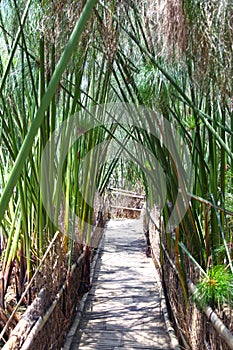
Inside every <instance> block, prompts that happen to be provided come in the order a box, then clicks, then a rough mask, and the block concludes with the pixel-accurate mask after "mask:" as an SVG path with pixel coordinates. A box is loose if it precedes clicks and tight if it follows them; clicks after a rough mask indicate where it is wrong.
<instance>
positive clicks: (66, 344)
mask: <svg viewBox="0 0 233 350" xmlns="http://www.w3.org/2000/svg"><path fill="white" fill-rule="evenodd" d="M104 240H105V229H104V230H103V233H102V237H101V239H100V241H99V245H98V249H97V252H96V254H95V255H94V258H93V260H92V263H91V272H90V280H91V281H93V277H94V273H95V268H96V265H97V262H98V260H99V258H100V255H101V252H102V247H103V245H104ZM91 292H92V288H91V289H90V291H88V292H87V293H86V294H85V295H84V296H83V297H82V299H81V300H80V303H79V307H78V309H77V311H76V314H75V317H74V321H73V324H72V326H71V327H70V329H69V332H68V333H67V335H66V337H65V341H64V344H63V346H62V347H61V350H70V348H71V344H72V341H73V338H74V336H75V334H76V332H77V330H78V327H79V324H80V321H81V319H82V316H83V311H84V308H85V306H86V301H87V298H88V296H89V294H90V293H91Z"/></svg>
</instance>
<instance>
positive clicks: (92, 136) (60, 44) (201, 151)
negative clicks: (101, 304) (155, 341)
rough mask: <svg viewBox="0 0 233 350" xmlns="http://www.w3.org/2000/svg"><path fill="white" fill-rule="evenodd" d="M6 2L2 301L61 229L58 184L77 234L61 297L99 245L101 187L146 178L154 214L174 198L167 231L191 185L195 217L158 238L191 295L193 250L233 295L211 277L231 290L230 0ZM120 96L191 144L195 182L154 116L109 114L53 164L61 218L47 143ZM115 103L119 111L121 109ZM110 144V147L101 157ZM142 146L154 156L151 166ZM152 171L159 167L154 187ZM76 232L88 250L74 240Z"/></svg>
mask: <svg viewBox="0 0 233 350" xmlns="http://www.w3.org/2000/svg"><path fill="white" fill-rule="evenodd" d="M84 3H86V7H84ZM0 6H1V12H0V31H1V36H0V71H1V80H0V113H1V120H0V123H1V124H0V222H1V228H0V230H1V231H0V234H1V279H0V306H1V308H4V307H6V305H5V297H6V294H7V291H8V288H9V285H10V283H14V286H15V298H16V299H17V300H19V299H20V297H21V296H22V293H23V292H24V291H25V287H26V286H27V284H28V283H29V281H30V280H31V278H32V276H33V274H34V272H35V271H36V268H37V266H38V265H39V263H40V261H41V259H42V257H43V255H44V254H45V252H46V249H47V247H48V245H49V243H50V242H51V240H52V238H53V237H54V234H55V233H56V232H57V230H58V226H59V220H60V217H59V214H60V209H61V208H60V203H61V198H60V195H61V189H62V190H63V193H64V196H65V203H66V204H65V208H64V215H63V218H62V224H63V228H64V230H65V231H66V232H69V235H68V236H67V235H63V234H62V232H61V234H60V235H59V238H58V244H57V245H56V248H54V251H53V256H54V257H53V258H52V257H50V259H51V261H50V262H51V263H52V264H53V265H54V266H55V265H56V266H57V267H58V269H59V268H61V267H62V269H63V268H64V269H63V270H62V271H63V273H62V274H61V275H60V276H59V277H58V276H56V278H55V277H54V280H53V281H51V280H50V281H49V282H48V283H50V284H52V285H53V287H51V288H52V289H53V290H54V291H55V290H56V289H57V288H59V286H60V284H61V283H62V281H64V280H65V279H66V278H68V276H69V267H70V266H71V264H72V261H73V260H74V259H75V258H77V254H81V252H82V251H85V249H86V250H87V252H89V249H90V246H91V231H90V230H91V228H90V227H91V225H93V224H94V222H93V220H94V217H95V211H96V210H98V208H95V207H94V206H93V207H92V205H89V204H90V203H91V204H94V203H96V202H95V192H96V190H98V191H99V193H100V194H101V195H102V198H103V197H104V194H105V190H106V189H107V188H108V187H109V186H111V181H113V180H114V181H115V183H118V185H119V180H121V182H120V186H123V187H124V188H126V189H130V190H131V189H133V190H136V191H137V190H138V188H140V186H144V191H145V193H146V195H147V202H148V208H149V209H151V210H152V209H153V206H154V204H155V203H156V204H158V205H159V204H160V205H161V203H163V206H162V207H161V208H160V209H161V215H162V222H163V228H168V222H169V217H170V213H171V212H170V210H169V206H170V208H175V209H176V210H177V207H176V199H177V195H178V193H179V191H180V190H182V191H181V192H182V194H183V195H184V193H185V191H187V190H188V192H189V193H187V200H188V201H189V208H188V210H187V212H186V214H185V215H184V217H182V218H181V220H180V224H179V225H178V226H177V227H170V231H169V230H166V231H161V238H162V240H163V242H164V243H165V244H166V247H167V249H168V252H169V253H170V255H171V257H172V258H174V261H175V263H176V265H177V268H178V271H179V277H180V282H181V284H182V287H183V292H184V296H185V297H187V286H186V277H187V276H186V271H185V269H184V265H183V259H184V256H185V255H189V256H190V257H192V261H193V262H194V264H196V266H197V267H199V266H200V267H201V269H200V275H201V276H202V277H203V279H202V282H201V285H200V290H201V291H203V290H204V289H205V291H206V293H207V296H206V297H205V301H206V302H209V301H210V302H211V303H219V302H221V301H224V302H225V301H229V300H231V298H228V295H227V293H228V289H227V288H225V286H223V287H222V288H223V289H224V293H222V291H221V290H220V292H219V289H215V288H214V284H213V282H212V281H213V280H215V273H217V274H218V275H219V274H220V272H221V271H224V273H227V275H226V276H229V281H230V282H229V283H230V288H229V293H232V278H231V275H232V272H233V265H232V255H233V249H232V248H233V242H232V230H233V213H232V210H233V204H232V203H233V202H232V199H233V192H232V184H233V137H232V132H233V107H232V103H233V102H232V101H233V91H232V86H233V81H232V77H233V66H232V64H233V61H232V56H233V52H232V50H233V30H232V28H233V22H232V21H233V6H232V1H230V0H229V1H227V0H225V1H211V2H210V1H204V0H203V1H202V0H200V1H196V0H195V1H194V0H191V1H182V0H176V1H171V0H163V1H156V0H152V1H146V2H143V1H130V0H124V1H120V0H119V1H98V2H97V1H91V0H89V1H86V2H85V1H82V2H81V1H76V0H75V1H71V2H65V1H59V0H55V1H46V0H44V1H34V0H31V1H30V0H29V1H27V2H25V1H15V0H8V1H7V0H4V1H1V4H0ZM67 43H68V45H67ZM116 103H126V104H130V105H133V106H134V108H137V107H138V106H144V107H146V108H147V109H150V110H152V111H154V112H155V113H156V115H157V116H158V119H159V118H160V116H161V118H163V120H167V121H168V122H169V125H171V127H172V128H174V129H175V130H176V132H177V136H178V139H177V140H175V142H176V143H177V144H175V146H176V147H178V148H177V149H178V151H180V150H181V149H182V144H185V145H186V147H187V149H188V150H189V155H188V158H189V160H190V161H191V164H192V172H190V173H191V174H192V179H184V181H183V184H184V186H186V185H187V182H188V181H189V180H190V181H191V182H190V181H189V185H187V186H186V188H184V189H180V182H179V174H178V172H177V168H176V167H175V165H174V159H173V158H172V157H171V154H170V153H169V151H168V149H167V148H166V147H165V145H164V144H162V143H161V140H159V139H158V137H156V136H157V135H156V134H155V133H153V132H152V130H153V128H156V125H157V124H156V123H157V122H156V120H157V119H156V118H155V117H154V115H153V113H149V114H148V115H147V114H146V113H145V114H144V115H143V118H144V119H145V121H144V122H143V123H142V124H141V125H134V124H133V123H132V124H130V123H128V125H125V123H121V122H120V121H118V120H116V121H114V119H113V117H112V116H111V118H112V119H110V120H111V121H112V122H111V123H109V122H106V119H98V120H101V123H100V125H98V126H95V127H93V128H91V129H90V130H88V131H87V132H85V133H84V134H83V135H80V137H79V139H78V140H77V141H76V142H75V143H74V144H73V145H72V147H71V148H70V150H69V152H68V154H67V157H66V158H65V161H64V163H62V164H61V163H59V159H56V160H55V161H54V164H55V167H54V168H53V166H52V167H51V169H47V170H49V173H48V174H49V175H48V176H51V178H52V177H53V174H52V173H51V171H53V169H55V170H56V172H57V174H59V176H60V178H59V179H61V180H62V181H61V183H62V188H59V186H60V182H57V183H55V184H54V188H52V190H53V194H52V198H53V205H54V208H55V209H56V208H57V210H55V219H54V220H51V218H50V217H49V215H48V213H47V212H46V210H45V207H44V203H43V200H42V194H41V187H40V171H41V159H42V154H43V150H44V147H45V145H46V143H47V141H48V140H49V139H50V137H51V136H52V134H53V132H54V131H55V130H56V129H57V128H59V127H60V126H61V125H62V123H63V122H64V121H67V120H69V119H70V118H72V116H74V115H75V114H77V115H79V119H78V120H79V122H80V125H82V122H85V123H86V122H87V121H86V118H88V113H89V112H87V111H92V113H93V115H94V117H96V118H100V116H99V115H98V108H97V107H98V106H100V105H101V106H104V105H105V104H113V105H114V104H116ZM93 108H94V109H93ZM102 108H104V107H102ZM135 110H136V109H135ZM135 110H134V111H135ZM108 111H111V109H109V107H108ZM112 111H113V112H112V115H114V113H115V112H116V111H114V107H113V109H112ZM101 115H102V116H103V115H104V113H102V114H101ZM92 117H93V116H92ZM101 118H102V117H101ZM103 118H106V117H103ZM108 120H109V119H108ZM136 120H138V119H136ZM67 125H68V127H72V124H71V126H69V123H68V124H67ZM145 126H146V127H145ZM171 131H172V129H171ZM66 132H67V133H68V135H69V130H66ZM164 137H166V135H164ZM64 140H65V138H64V139H63V141H64ZM130 142H131V143H132V147H136V146H135V144H136V145H138V146H137V147H139V148H138V149H139V151H138V153H137V154H139V155H138V157H136V158H138V159H136V158H135V153H132V154H129V153H125V149H132V147H131V146H129V147H128V148H127V145H130ZM103 143H104V144H105V145H106V147H105V148H104V151H103V148H102V149H101V151H98V152H97V153H96V146H97V145H99V144H103ZM113 143H114V146H112V145H113ZM178 144H179V145H180V146H177V145H178ZM140 146H142V147H143V149H144V148H145V149H146V150H147V151H148V152H149V154H150V155H151V156H148V160H147V163H144V167H143V166H142V161H141V159H140V154H141V153H142V151H141V150H142V148H140ZM111 147H112V148H111ZM111 149H114V150H115V151H114V152H113V153H112V154H110V156H108V159H107V161H105V160H106V155H105V153H104V152H105V151H106V153H107V151H108V150H111ZM60 152H61V153H59V157H61V159H62V151H61V150H60ZM182 156H183V155H182V151H180V154H178V156H177V157H178V158H177V159H179V161H180V162H181V163H180V164H181V168H182V169H183V167H184V168H185V164H182V160H183V158H182ZM87 157H88V158H87ZM84 158H85V159H88V161H86V163H85V167H83V159H84ZM155 160H156V162H155ZM100 164H101V166H99V165H100ZM61 165H62V166H61ZM158 166H160V167H161V174H162V177H163V178H162V179H161V178H160V175H161V174H160V173H159V171H157V170H158V168H157V167H158ZM185 170H186V172H187V173H188V174H189V169H185ZM153 171H154V172H155V173H156V172H157V174H158V173H159V174H160V175H158V176H156V177H155V178H156V184H154V183H153ZM148 174H149V177H148ZM148 179H149V180H148ZM117 181H118V182H117ZM160 181H161V182H160ZM190 183H191V185H190ZM161 188H162V189H163V188H166V193H165V192H163V191H162V190H161ZM156 189H157V190H156ZM156 191H157V192H156ZM156 193H157V194H156ZM163 196H165V198H163ZM87 198H89V201H90V202H88V201H86V200H85V199H87ZM168 204H169V205H168ZM68 208H71V209H72V212H73V213H75V214H76V215H77V216H78V223H77V227H76V226H75V225H73V224H71V223H70V221H69V219H70V217H69V215H68ZM178 209H179V208H178ZM74 223H75V219H74ZM86 223H88V224H89V225H86ZM76 230H78V231H79V235H80V236H81V237H82V238H83V240H82V242H83V243H84V244H82V245H80V244H79V245H78V246H77V242H75V240H74V239H73V238H74V235H75V232H76ZM70 232H71V234H70ZM48 265H49V264H47V265H45V266H44V267H43V274H45V275H46V273H49V272H50V271H51V267H50V268H49V267H48ZM46 266H47V272H46ZM202 269H203V271H205V272H206V273H207V275H205V274H202V272H201V270H202ZM219 271H220V272H219ZM213 274H214V275H213ZM212 275H213V276H212ZM54 276H55V275H54ZM206 276H208V277H206ZM224 276H225V275H224ZM13 281H14V282H13ZM46 283H47V282H46V279H45V278H44V276H40V278H39V277H38V278H36V279H35V286H34V287H35V288H32V289H29V292H28V293H27V294H26V296H25V299H24V304H25V305H27V304H28V303H30V302H31V301H32V299H33V298H34V296H35V295H36V293H37V292H38V290H39V289H40V288H41V287H42V285H46ZM216 283H218V282H216ZM219 283H220V282H219ZM210 287H211V289H210ZM203 288H204V289H203ZM215 292H216V293H217V294H216V295H215ZM218 293H220V294H221V295H222V296H223V297H221V298H220V297H219V295H218ZM223 299H224V300H223Z"/></svg>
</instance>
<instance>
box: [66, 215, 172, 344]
mask: <svg viewBox="0 0 233 350" xmlns="http://www.w3.org/2000/svg"><path fill="white" fill-rule="evenodd" d="M142 232H143V231H142V223H141V220H121V221H120V220H116V221H110V223H109V225H108V228H107V230H106V232H105V244H104V249H103V253H102V256H101V260H100V261H99V262H98V263H97V266H96V272H95V276H94V280H93V287H92V290H91V292H90V294H89V296H88V298H87V304H86V308H85V311H84V313H83V316H82V319H81V322H80V325H79V328H78V330H77V332H76V333H75V335H74V337H73V340H72V344H71V347H70V350H76V349H82V350H86V349H87V350H90V349H95V350H98V349H102V350H103V349H107V350H114V349H115V350H117V349H123V348H124V349H146V350H151V349H165V350H168V349H170V339H169V336H168V334H167V331H166V327H165V323H164V320H163V316H162V312H161V307H160V295H159V290H158V288H157V285H156V279H155V274H156V273H157V272H156V269H155V268H154V265H153V262H152V259H150V258H147V257H146V254H145V251H146V244H145V239H144V235H143V234H142Z"/></svg>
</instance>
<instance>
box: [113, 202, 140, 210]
mask: <svg viewBox="0 0 233 350" xmlns="http://www.w3.org/2000/svg"><path fill="white" fill-rule="evenodd" d="M110 208H114V209H123V210H134V211H141V210H142V209H138V208H129V207H121V206H120V205H111V204H110Z"/></svg>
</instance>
